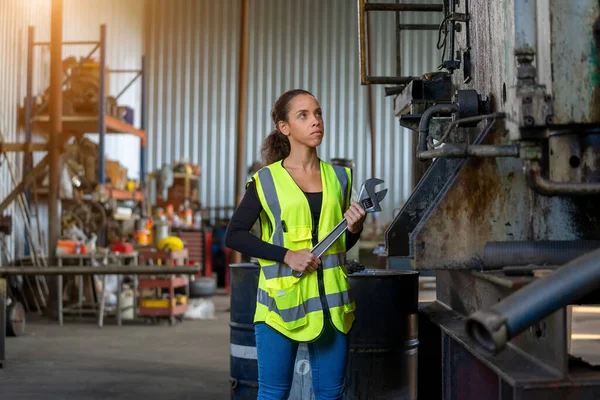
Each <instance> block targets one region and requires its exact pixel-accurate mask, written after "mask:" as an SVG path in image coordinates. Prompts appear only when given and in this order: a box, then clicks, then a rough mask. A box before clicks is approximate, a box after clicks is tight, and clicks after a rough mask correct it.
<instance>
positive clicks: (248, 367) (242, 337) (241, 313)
mask: <svg viewBox="0 0 600 400" xmlns="http://www.w3.org/2000/svg"><path fill="white" fill-rule="evenodd" d="M229 267H230V271H231V273H230V277H231V278H230V279H231V283H230V284H231V307H230V308H231V317H230V318H231V319H230V323H229V326H230V327H231V337H230V342H231V357H230V372H231V398H232V399H236V400H246V399H252V400H255V399H256V398H257V397H258V364H257V354H256V338H255V336H254V323H253V320H254V311H255V309H256V292H257V288H258V276H259V272H260V267H259V266H258V265H257V264H252V263H247V264H231V265H229ZM289 399H290V400H300V399H301V400H311V399H314V396H313V392H312V368H311V366H310V359H309V354H308V347H307V346H306V344H303V343H301V344H300V345H299V346H298V353H297V355H296V361H295V363H294V379H293V381H292V387H291V390H290V396H289Z"/></svg>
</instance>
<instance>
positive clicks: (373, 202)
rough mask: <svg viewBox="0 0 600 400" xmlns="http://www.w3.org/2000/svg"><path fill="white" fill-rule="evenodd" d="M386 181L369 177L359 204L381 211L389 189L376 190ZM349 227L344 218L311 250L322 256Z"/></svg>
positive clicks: (363, 186) (361, 189) (367, 209)
mask: <svg viewBox="0 0 600 400" xmlns="http://www.w3.org/2000/svg"><path fill="white" fill-rule="evenodd" d="M383 182H384V181H383V180H381V179H377V178H370V179H367V180H366V181H365V182H364V183H363V184H362V186H361V188H360V192H359V194H358V204H360V205H361V207H362V208H363V209H364V210H365V211H366V212H367V214H369V213H374V212H376V211H381V205H380V204H379V202H380V201H382V200H383V199H384V197H385V195H386V194H387V191H388V190H387V189H383V190H380V191H379V192H375V186H377V185H379V184H381V183H383ZM347 229H348V221H346V218H344V219H343V220H342V221H341V222H340V223H339V224H337V225H336V227H335V228H333V230H332V231H331V232H329V233H328V234H327V236H325V237H324V238H323V239H321V241H320V242H319V243H317V244H316V245H315V247H313V248H312V250H311V251H310V252H311V253H313V254H314V255H315V256H317V257H319V258H320V257H321V256H322V255H323V254H324V253H325V252H326V251H327V249H329V248H330V247H331V245H332V244H334V243H335V241H336V240H338V239H339V237H340V236H342V234H343V233H344V232H346V230H347ZM292 274H293V275H294V276H295V277H296V278H300V277H301V276H302V275H303V273H302V272H299V271H293V272H292Z"/></svg>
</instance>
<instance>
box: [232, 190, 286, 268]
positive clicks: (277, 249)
mask: <svg viewBox="0 0 600 400" xmlns="http://www.w3.org/2000/svg"><path fill="white" fill-rule="evenodd" d="M261 211H262V205H261V204H260V200H259V199H258V194H257V193H256V184H255V182H254V181H252V182H250V184H248V187H247V189H246V193H245V194H244V198H243V199H242V201H241V202H240V205H239V206H238V208H237V209H236V210H235V212H234V213H233V216H232V217H231V220H230V221H229V225H228V226H227V232H226V233H225V246H227V247H229V248H230V249H232V250H235V251H238V252H240V253H242V254H244V255H246V256H248V257H256V258H262V259H265V260H273V261H276V262H281V263H282V262H283V259H284V258H285V254H286V253H287V251H288V250H287V249H286V248H284V247H281V246H276V245H273V244H270V243H267V242H265V241H263V240H262V239H260V238H258V237H256V236H255V235H253V234H252V233H251V232H250V231H251V230H252V226H253V225H254V224H255V223H256V221H257V220H258V218H259V216H260V213H261Z"/></svg>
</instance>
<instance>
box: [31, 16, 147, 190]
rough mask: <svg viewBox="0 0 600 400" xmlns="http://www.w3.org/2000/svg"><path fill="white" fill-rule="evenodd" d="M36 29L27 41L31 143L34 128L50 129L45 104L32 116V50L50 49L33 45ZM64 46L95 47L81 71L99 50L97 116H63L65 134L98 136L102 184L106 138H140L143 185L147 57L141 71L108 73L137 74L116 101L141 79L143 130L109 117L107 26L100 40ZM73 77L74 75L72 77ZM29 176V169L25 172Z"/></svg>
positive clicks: (99, 175) (113, 71)
mask: <svg viewBox="0 0 600 400" xmlns="http://www.w3.org/2000/svg"><path fill="white" fill-rule="evenodd" d="M34 34H35V28H34V27H33V26H30V27H29V37H28V40H27V96H26V100H25V134H26V142H27V143H31V139H32V137H31V136H32V129H33V127H34V126H35V127H37V128H40V129H41V130H44V131H48V130H49V122H50V117H49V116H40V115H39V114H40V113H41V112H42V111H44V110H45V108H46V107H47V106H48V102H45V103H44V104H42V106H40V108H39V109H38V110H37V112H36V115H32V104H33V87H32V86H33V85H32V81H33V47H34V46H49V45H50V42H34ZM63 45H94V48H93V49H92V50H91V51H90V52H89V54H88V55H87V56H86V57H84V58H83V59H82V60H81V61H80V62H79V63H78V64H77V66H76V67H75V70H78V69H79V68H81V67H82V65H83V62H85V61H86V60H87V59H89V58H90V57H91V56H92V55H93V54H94V53H95V52H96V50H99V52H100V57H99V68H100V74H99V87H98V91H99V93H98V115H97V116H63V119H62V121H63V127H64V131H65V132H66V133H67V134H69V135H83V134H85V133H98V136H99V142H98V148H99V149H98V151H99V154H98V183H99V184H103V183H104V181H105V180H106V174H105V167H104V164H105V159H104V158H105V155H104V151H105V135H106V134H107V133H108V134H131V135H134V136H137V137H139V138H140V142H141V146H140V182H144V177H145V171H144V168H145V148H146V132H145V127H144V123H145V119H146V118H145V115H144V113H145V109H146V104H145V103H146V93H145V91H146V71H145V70H146V66H145V57H144V56H142V65H141V69H139V70H138V69H130V70H127V69H113V70H110V71H109V73H111V74H113V73H134V74H136V75H135V76H134V78H132V80H131V81H130V82H129V83H128V84H127V85H126V86H125V87H124V88H123V89H122V90H121V91H120V92H119V94H117V96H116V97H115V98H116V99H117V100H118V99H119V97H121V96H122V95H123V93H125V92H126V91H127V90H128V89H129V88H130V87H131V85H133V83H134V82H135V81H136V80H137V79H138V78H141V80H142V96H141V97H142V99H141V103H142V104H141V119H140V121H141V127H140V129H138V128H135V127H134V126H133V125H131V124H128V123H126V122H123V121H120V120H118V119H116V118H114V117H111V116H108V115H106V85H105V78H106V25H104V24H103V25H100V41H98V42H96V41H75V42H63ZM71 76H72V75H71ZM71 76H69V77H67V78H65V80H64V81H63V85H65V84H67V83H68V82H69V81H70V80H71ZM25 172H26V173H27V172H28V170H27V169H26V170H25Z"/></svg>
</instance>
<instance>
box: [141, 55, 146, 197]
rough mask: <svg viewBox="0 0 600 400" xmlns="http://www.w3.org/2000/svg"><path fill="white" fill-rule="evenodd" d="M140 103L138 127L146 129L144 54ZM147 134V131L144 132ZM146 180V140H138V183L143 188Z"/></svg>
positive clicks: (144, 57)
mask: <svg viewBox="0 0 600 400" xmlns="http://www.w3.org/2000/svg"><path fill="white" fill-rule="evenodd" d="M141 72H142V96H141V97H142V100H141V102H142V104H141V108H142V110H141V112H140V128H141V129H142V130H143V131H146V77H147V72H146V56H142V70H141ZM146 135H147V133H146ZM145 180H146V141H145V140H141V141H140V185H141V188H142V189H143V188H144V182H145Z"/></svg>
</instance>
